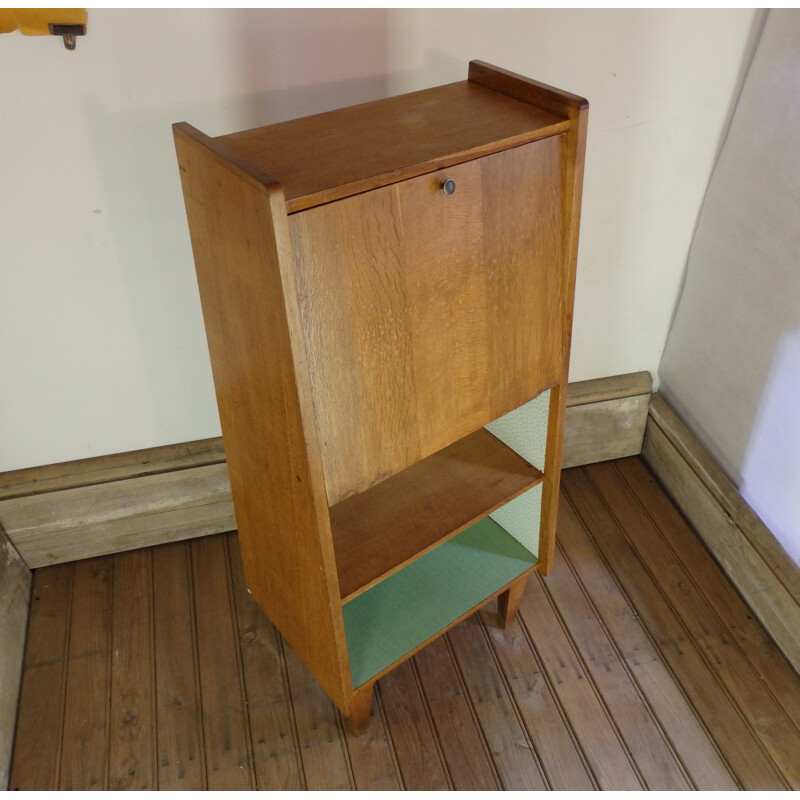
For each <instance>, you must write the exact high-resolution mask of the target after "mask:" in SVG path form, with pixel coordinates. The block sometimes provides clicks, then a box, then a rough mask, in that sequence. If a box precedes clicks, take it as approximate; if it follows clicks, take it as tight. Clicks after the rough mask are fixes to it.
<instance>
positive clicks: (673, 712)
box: [548, 501, 739, 790]
mask: <svg viewBox="0 0 800 800" xmlns="http://www.w3.org/2000/svg"><path fill="white" fill-rule="evenodd" d="M559 547H560V550H561V552H562V553H563V557H564V559H565V562H566V563H565V566H566V565H567V564H568V565H569V568H570V569H572V570H573V571H574V572H575V573H576V574H577V575H579V576H580V580H581V583H582V586H583V588H584V592H585V594H586V596H587V598H588V599H589V600H590V601H591V602H592V604H593V610H594V612H595V614H596V615H597V617H598V619H599V621H600V622H601V624H602V625H603V626H604V627H605V628H606V630H608V632H609V634H610V635H611V636H612V637H613V639H614V642H615V644H616V647H617V649H618V650H619V652H620V653H621V655H622V656H623V658H624V659H625V662H626V664H627V666H628V669H629V670H630V672H631V674H632V675H633V676H634V678H635V679H636V682H637V684H638V686H639V688H640V690H641V691H642V693H643V694H644V696H645V697H646V699H647V703H648V704H649V706H650V708H651V709H652V711H653V714H654V715H655V716H656V718H657V719H658V720H659V723H660V725H661V726H662V727H663V729H664V731H665V733H666V735H667V736H668V738H669V741H671V742H672V744H673V746H674V748H675V751H676V753H677V755H678V757H679V759H680V762H681V763H682V764H684V765H685V766H686V770H687V771H688V772H689V774H690V775H691V779H692V782H693V784H694V785H695V787H696V788H697V789H700V790H734V789H737V788H739V786H738V784H737V782H736V779H735V778H734V776H733V775H732V774H731V772H730V770H729V768H728V766H727V765H726V763H725V761H724V759H723V758H722V757H721V755H720V753H719V751H718V750H717V748H716V746H715V744H714V741H713V739H712V738H711V737H710V736H709V733H708V731H707V730H706V728H705V726H704V725H703V721H702V719H701V718H700V717H699V716H698V714H697V712H696V711H695V709H694V708H693V707H692V705H691V704H690V703H689V702H688V700H687V699H686V697H685V695H684V694H683V692H682V691H681V689H680V686H679V685H677V684H676V683H675V682H674V681H673V680H672V679H671V676H670V672H669V667H668V666H667V663H666V662H665V661H664V659H663V658H662V656H661V654H660V653H659V651H658V648H657V647H656V645H655V644H654V643H653V641H652V640H651V639H650V637H649V635H648V632H647V629H646V628H645V627H644V625H643V624H642V621H641V619H640V617H639V614H638V613H637V610H636V607H635V606H634V605H633V604H632V603H631V601H630V600H629V599H628V597H627V596H626V595H625V593H624V591H623V589H622V588H621V587H620V586H619V585H618V584H617V582H616V581H615V579H614V575H613V573H612V572H611V570H609V569H608V567H607V565H606V563H605V562H604V561H603V559H602V556H601V555H600V553H599V552H598V551H597V549H596V548H595V547H594V545H593V544H592V541H591V537H590V534H589V533H588V532H587V530H586V528H585V527H584V525H583V524H582V521H581V518H580V517H579V516H578V515H577V513H576V511H575V510H574V509H573V507H572V504H571V503H570V502H569V501H565V502H562V503H561V505H560V506H559ZM576 565H577V566H576ZM548 583H549V580H548ZM577 635H578V636H579V633H578V634H577Z"/></svg>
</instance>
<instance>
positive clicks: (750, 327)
mask: <svg viewBox="0 0 800 800" xmlns="http://www.w3.org/2000/svg"><path fill="white" fill-rule="evenodd" d="M661 377H662V380H663V387H662V388H663V391H664V393H665V395H666V397H667V398H668V399H669V401H670V402H671V404H672V405H673V406H674V407H675V409H676V410H677V411H678V412H679V413H680V414H681V416H682V417H683V418H684V419H685V420H686V421H687V422H688V423H689V424H690V426H692V427H693V428H694V430H695V432H696V433H697V434H698V436H699V437H700V438H701V439H702V440H703V441H704V443H705V444H706V445H707V446H708V447H709V449H710V450H711V451H712V452H713V453H714V455H715V456H716V457H717V459H718V460H719V461H720V462H721V463H722V464H723V466H724V467H725V468H726V469H727V471H728V472H729V474H730V475H731V477H732V478H733V479H734V480H735V481H736V482H737V483H738V484H739V485H740V486H741V491H742V494H743V496H744V497H745V499H746V500H747V501H748V502H749V503H750V505H751V506H752V507H753V508H754V509H755V511H756V512H757V513H758V514H759V516H760V517H761V518H762V519H763V521H764V522H765V524H766V525H767V526H768V527H769V528H770V530H771V531H772V532H773V533H774V534H775V536H776V537H777V538H778V540H779V541H781V542H782V544H783V545H784V547H785V549H786V550H787V552H788V553H789V554H790V555H791V556H792V557H793V558H794V559H795V560H796V561H797V563H798V564H800V399H798V398H800V11H797V10H782V9H774V10H772V11H770V13H769V17H768V19H767V22H766V25H765V27H764V33H763V36H762V38H761V41H760V43H759V45H758V50H757V51H756V54H755V57H754V59H753V64H752V67H751V69H750V72H749V74H748V76H747V80H746V83H745V85H744V89H743V91H742V95H741V98H740V100H739V104H738V107H737V110H736V115H735V117H734V119H733V122H732V124H731V128H730V133H729V135H728V138H727V140H726V142H725V145H724V147H723V149H722V152H721V154H720V158H719V162H718V164H717V166H716V168H715V170H714V174H713V177H712V179H711V183H710V184H709V187H708V194H707V197H706V200H705V204H704V207H703V213H702V215H701V217H700V220H699V223H698V227H697V234H696V236H695V239H694V242H693V244H692V248H691V254H690V258H689V264H688V270H687V277H686V288H685V291H684V293H683V297H682V298H681V301H680V304H679V306H678V310H677V314H676V317H675V325H674V327H673V329H672V331H671V333H670V336H669V340H668V343H667V347H666V350H665V353H664V358H663V361H662V364H661Z"/></svg>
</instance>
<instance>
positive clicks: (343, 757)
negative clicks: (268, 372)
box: [10, 458, 800, 791]
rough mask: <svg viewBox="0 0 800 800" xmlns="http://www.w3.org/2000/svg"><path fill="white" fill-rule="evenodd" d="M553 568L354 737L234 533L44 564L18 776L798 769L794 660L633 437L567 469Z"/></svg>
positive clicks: (323, 785) (203, 784) (383, 777)
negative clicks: (623, 455) (296, 647)
mask: <svg viewBox="0 0 800 800" xmlns="http://www.w3.org/2000/svg"><path fill="white" fill-rule="evenodd" d="M563 475H564V479H563V484H562V496H561V506H560V510H559V523H558V534H557V541H558V544H557V548H556V558H555V565H554V569H553V571H552V572H551V574H550V575H549V576H548V577H546V578H542V577H541V576H539V575H537V574H534V575H533V576H532V577H531V579H530V580H529V582H528V586H527V589H526V592H525V595H524V596H523V599H522V603H521V605H520V610H519V613H518V615H517V618H516V619H515V620H514V621H512V623H511V624H510V625H509V626H508V627H507V628H505V629H501V628H499V627H498V626H497V622H496V615H495V608H496V604H495V603H490V604H489V605H487V607H486V608H485V609H482V610H481V611H480V612H478V613H477V614H475V615H473V616H472V617H470V618H469V619H467V620H465V621H464V622H462V623H461V624H460V625H458V626H457V627H456V628H454V629H453V630H452V631H450V632H449V633H448V634H447V635H446V636H444V637H442V638H440V639H438V640H436V641H435V642H433V643H432V644H431V645H429V646H428V647H426V648H425V649H423V650H422V651H421V652H419V653H418V654H417V655H416V656H414V658H412V659H411V660H410V661H408V662H406V663H405V664H403V665H401V666H400V667H398V668H397V669H395V670H394V671H392V672H391V673H389V674H388V675H386V676H385V677H383V678H382V679H381V680H380V681H378V683H377V684H376V691H375V695H374V698H373V705H372V714H371V717H370V721H369V726H368V728H367V731H366V733H365V734H364V735H362V736H360V737H354V736H352V735H351V734H349V733H348V732H346V730H345V726H344V725H343V723H342V719H341V717H340V715H339V713H338V712H337V711H336V709H335V708H334V706H333V705H332V703H331V702H330V701H329V700H328V699H327V697H326V696H325V694H324V692H323V691H322V689H321V688H320V687H319V685H318V684H317V683H316V681H315V680H314V679H313V678H312V677H311V675H310V673H309V672H308V670H307V669H306V668H305V666H304V665H303V664H302V662H301V661H300V660H299V659H298V658H297V656H296V655H295V654H294V653H293V651H292V650H291V649H290V648H289V647H288V646H287V645H286V644H285V643H284V641H283V639H282V638H281V636H280V635H279V634H278V633H277V631H276V630H275V628H274V627H273V626H272V624H271V623H270V621H269V620H268V619H267V618H266V617H265V616H264V614H263V613H262V612H261V611H260V609H259V608H258V606H257V605H256V604H255V603H254V601H253V600H252V599H251V597H250V595H249V594H248V593H247V591H246V588H245V584H244V577H243V574H242V568H241V557H240V554H239V549H238V540H237V537H236V535H235V534H222V535H219V536H215V537H208V538H205V539H199V540H194V541H189V542H178V543H174V544H168V545H163V546H160V547H155V548H149V549H144V550H138V551H132V552H129V553H124V554H118V555H115V556H110V557H104V558H96V559H90V560H87V561H78V562H73V563H69V564H63V565H59V566H54V567H46V568H43V569H40V570H37V571H35V573H34V583H33V602H32V607H31V614H30V620H29V630H28V640H27V645H26V655H25V663H24V667H23V679H22V687H21V695H20V707H19V715H18V721H17V731H16V743H15V749H14V754H13V759H12V769H11V778H10V788H12V789H28V790H40V789H59V788H61V789H90V788H98V789H223V790H230V789H261V790H287V789H288V790H293V789H294V790H296V789H326V790H331V789H359V790H395V789H407V790H416V791H423V790H440V789H465V790H469V789H472V790H476V789H489V790H493V789H509V790H540V789H553V790H582V789H613V790H621V789H641V788H645V789H654V790H672V789H701V790H714V789H721V790H729V789H737V788H739V789H797V788H800V761H799V760H798V759H797V753H798V752H800V677H799V676H798V675H797V674H796V673H795V672H794V671H793V670H792V668H791V666H790V665H789V664H788V662H787V661H786V660H785V658H784V657H783V656H782V654H781V653H780V652H779V651H778V649H777V648H776V647H775V645H774V644H773V642H772V641H771V639H770V638H769V637H768V636H767V635H766V633H765V632H764V630H763V628H762V627H761V626H760V625H759V623H758V621H757V620H756V619H755V618H754V616H753V615H752V613H751V612H750V610H749V609H748V608H747V606H746V605H745V604H744V602H743V601H742V600H741V598H740V597H739V595H738V594H737V592H736V590H735V589H734V588H733V587H732V586H731V584H730V583H729V582H728V581H727V579H726V578H725V576H724V574H723V573H722V572H721V571H720V570H719V568H718V567H717V565H716V563H715V562H714V560H713V558H712V557H711V556H710V555H709V554H708V552H707V551H706V550H705V548H704V547H703V545H702V544H701V543H700V542H699V540H698V539H697V537H696V536H695V535H694V533H693V532H692V530H691V528H690V527H689V526H688V525H687V524H686V522H685V520H684V518H683V517H682V516H681V514H680V513H679V512H678V511H677V509H675V507H674V506H673V505H672V504H671V502H670V501H669V499H668V498H667V497H666V495H665V494H664V493H663V491H662V490H661V488H660V487H659V486H658V484H657V483H656V482H655V480H654V479H653V477H652V475H651V474H650V473H649V472H648V471H647V468H646V467H645V466H644V464H643V462H642V461H641V460H640V459H639V458H627V459H621V460H619V461H615V462H606V463H602V464H596V465H591V466H589V467H578V468H574V469H570V470H566V471H565V472H564V473H563Z"/></svg>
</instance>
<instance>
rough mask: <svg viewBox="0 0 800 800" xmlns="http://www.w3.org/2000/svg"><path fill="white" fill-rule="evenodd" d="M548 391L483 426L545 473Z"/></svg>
mask: <svg viewBox="0 0 800 800" xmlns="http://www.w3.org/2000/svg"><path fill="white" fill-rule="evenodd" d="M549 412H550V390H549V389H548V390H547V391H546V392H542V393H541V394H540V395H539V396H538V397H534V398H533V400H531V401H530V402H529V403H525V405H522V406H520V407H519V408H515V409H514V410H513V411H510V412H509V413H508V414H506V415H505V416H502V417H500V418H499V419H496V420H494V422H490V423H489V424H488V425H486V426H485V427H486V430H487V431H489V433H491V434H492V435H493V436H496V437H497V438H498V439H499V440H500V441H501V442H502V443H503V444H505V445H507V446H508V447H510V448H511V449H512V450H513V451H514V452H515V453H519V455H521V456H522V457H523V458H524V459H525V460H526V461H527V462H528V463H529V464H532V465H533V466H534V467H536V469H538V470H540V471H541V472H544V453H545V447H546V445H547V418H548V415H549Z"/></svg>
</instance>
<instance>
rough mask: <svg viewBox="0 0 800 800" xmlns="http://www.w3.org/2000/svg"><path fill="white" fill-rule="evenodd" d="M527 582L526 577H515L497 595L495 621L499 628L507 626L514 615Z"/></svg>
mask: <svg viewBox="0 0 800 800" xmlns="http://www.w3.org/2000/svg"><path fill="white" fill-rule="evenodd" d="M527 584H528V579H527V577H523V578H517V580H515V581H514V582H513V583H512V584H511V586H509V587H508V589H506V590H505V591H504V592H502V593H501V594H499V595H498V596H497V621H498V623H499V625H500V627H501V628H507V627H508V626H509V625H510V624H511V621H512V620H513V619H514V617H515V616H516V614H517V611H518V610H519V604H520V602H521V601H522V595H523V594H524V593H525V587H526V586H527Z"/></svg>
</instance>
